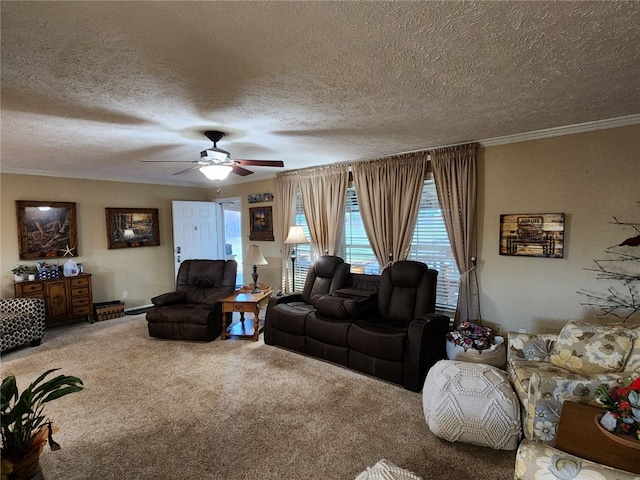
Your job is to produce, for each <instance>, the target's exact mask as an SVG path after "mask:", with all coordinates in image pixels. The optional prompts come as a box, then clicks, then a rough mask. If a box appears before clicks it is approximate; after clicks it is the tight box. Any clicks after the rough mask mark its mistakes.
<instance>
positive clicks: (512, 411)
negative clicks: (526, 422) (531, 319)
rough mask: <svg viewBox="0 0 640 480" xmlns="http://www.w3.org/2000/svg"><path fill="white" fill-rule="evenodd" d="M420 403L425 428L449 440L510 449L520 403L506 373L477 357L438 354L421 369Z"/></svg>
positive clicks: (517, 429) (515, 435)
mask: <svg viewBox="0 0 640 480" xmlns="http://www.w3.org/2000/svg"><path fill="white" fill-rule="evenodd" d="M422 406H423V409H424V416H425V420H426V421H427V425H428V426H429V429H430V430H431V431H432V432H433V433H434V434H435V435H437V436H438V437H440V438H444V439H445V440H449V441H450V442H466V443H473V444H475V445H482V446H486V447H491V448H495V449H498V450H515V449H516V448H517V447H518V442H519V440H520V435H521V430H520V404H519V401H518V397H517V396H516V394H515V392H514V391H513V388H512V387H511V384H510V383H509V380H508V379H507V374H506V373H505V372H503V371H502V370H499V369H498V368H496V367H493V366H491V365H485V364H482V363H468V362H458V361H452V360H440V361H439V362H438V363H436V364H435V365H434V366H433V367H431V369H430V370H429V373H428V374H427V378H426V380H425V382H424V387H423V389H422Z"/></svg>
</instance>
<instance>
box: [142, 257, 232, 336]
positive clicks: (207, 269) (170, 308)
mask: <svg viewBox="0 0 640 480" xmlns="http://www.w3.org/2000/svg"><path fill="white" fill-rule="evenodd" d="M237 270H238V263H237V262H236V261H235V260H185V261H183V262H182V264H181V265H180V269H179V270H178V278H177V279H176V291H175V292H169V293H165V294H162V295H159V296H157V297H154V298H152V299H151V302H152V303H153V305H154V306H153V308H152V309H151V310H149V312H147V322H148V327H149V335H151V336H152V337H156V338H166V339H173V340H204V341H211V340H214V339H215V338H217V337H218V336H219V335H220V333H221V332H222V305H221V304H220V300H222V299H223V298H224V297H226V296H229V295H231V294H232V293H233V292H234V290H235V285H236V272H237Z"/></svg>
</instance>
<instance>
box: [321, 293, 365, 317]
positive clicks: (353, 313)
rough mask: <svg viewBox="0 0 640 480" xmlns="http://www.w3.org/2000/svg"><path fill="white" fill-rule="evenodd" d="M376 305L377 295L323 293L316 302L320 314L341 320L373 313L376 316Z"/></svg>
mask: <svg viewBox="0 0 640 480" xmlns="http://www.w3.org/2000/svg"><path fill="white" fill-rule="evenodd" d="M376 306H377V303H376V296H372V297H369V298H364V297H352V298H347V297H339V296H334V295H323V296H321V297H320V298H318V300H317V301H316V303H315V308H316V312H317V313H318V315H320V316H322V317H326V318H334V319H339V320H345V319H352V320H356V319H360V318H365V317H367V316H371V315H374V316H375V313H376V312H377V309H376Z"/></svg>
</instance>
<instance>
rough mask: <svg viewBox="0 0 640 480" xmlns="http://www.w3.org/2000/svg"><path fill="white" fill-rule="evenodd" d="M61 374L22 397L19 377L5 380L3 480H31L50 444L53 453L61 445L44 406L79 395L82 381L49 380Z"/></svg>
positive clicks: (0, 405) (0, 403)
mask: <svg viewBox="0 0 640 480" xmlns="http://www.w3.org/2000/svg"><path fill="white" fill-rule="evenodd" d="M56 370H59V369H58V368H54V369H51V370H47V371H46V372H44V373H43V374H42V375H40V376H39V377H38V378H37V379H36V380H35V381H34V382H33V383H31V384H30V385H29V386H28V387H27V388H26V389H25V390H23V392H22V393H19V392H18V385H17V382H16V377H15V376H14V375H9V376H7V377H5V378H4V379H3V380H2V387H1V393H0V417H1V420H0V433H1V437H2V446H1V447H0V452H1V453H2V479H3V480H4V479H5V478H7V479H9V480H18V479H28V478H32V477H33V476H35V475H36V474H37V473H38V471H39V459H40V453H41V452H42V448H43V447H44V444H45V443H46V442H47V439H48V440H49V446H50V447H51V449H52V450H58V449H59V448H60V445H58V444H57V443H56V442H54V441H53V438H52V433H53V427H52V425H51V421H50V420H48V419H47V418H46V417H45V415H44V404H45V403H48V402H51V401H53V400H56V399H58V398H60V397H64V396H65V395H68V394H70V393H74V392H79V391H80V390H82V389H83V388H84V386H83V383H82V380H80V379H79V378H77V377H71V376H68V375H58V376H56V377H54V378H51V379H50V380H47V381H45V378H46V377H47V376H49V375H50V374H51V373H53V372H55V371H56Z"/></svg>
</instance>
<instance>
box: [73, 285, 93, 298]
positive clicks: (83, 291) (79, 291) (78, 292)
mask: <svg viewBox="0 0 640 480" xmlns="http://www.w3.org/2000/svg"><path fill="white" fill-rule="evenodd" d="M82 295H85V296H86V295H89V287H80V288H77V287H74V288H72V289H71V296H72V297H80V296H82Z"/></svg>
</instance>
